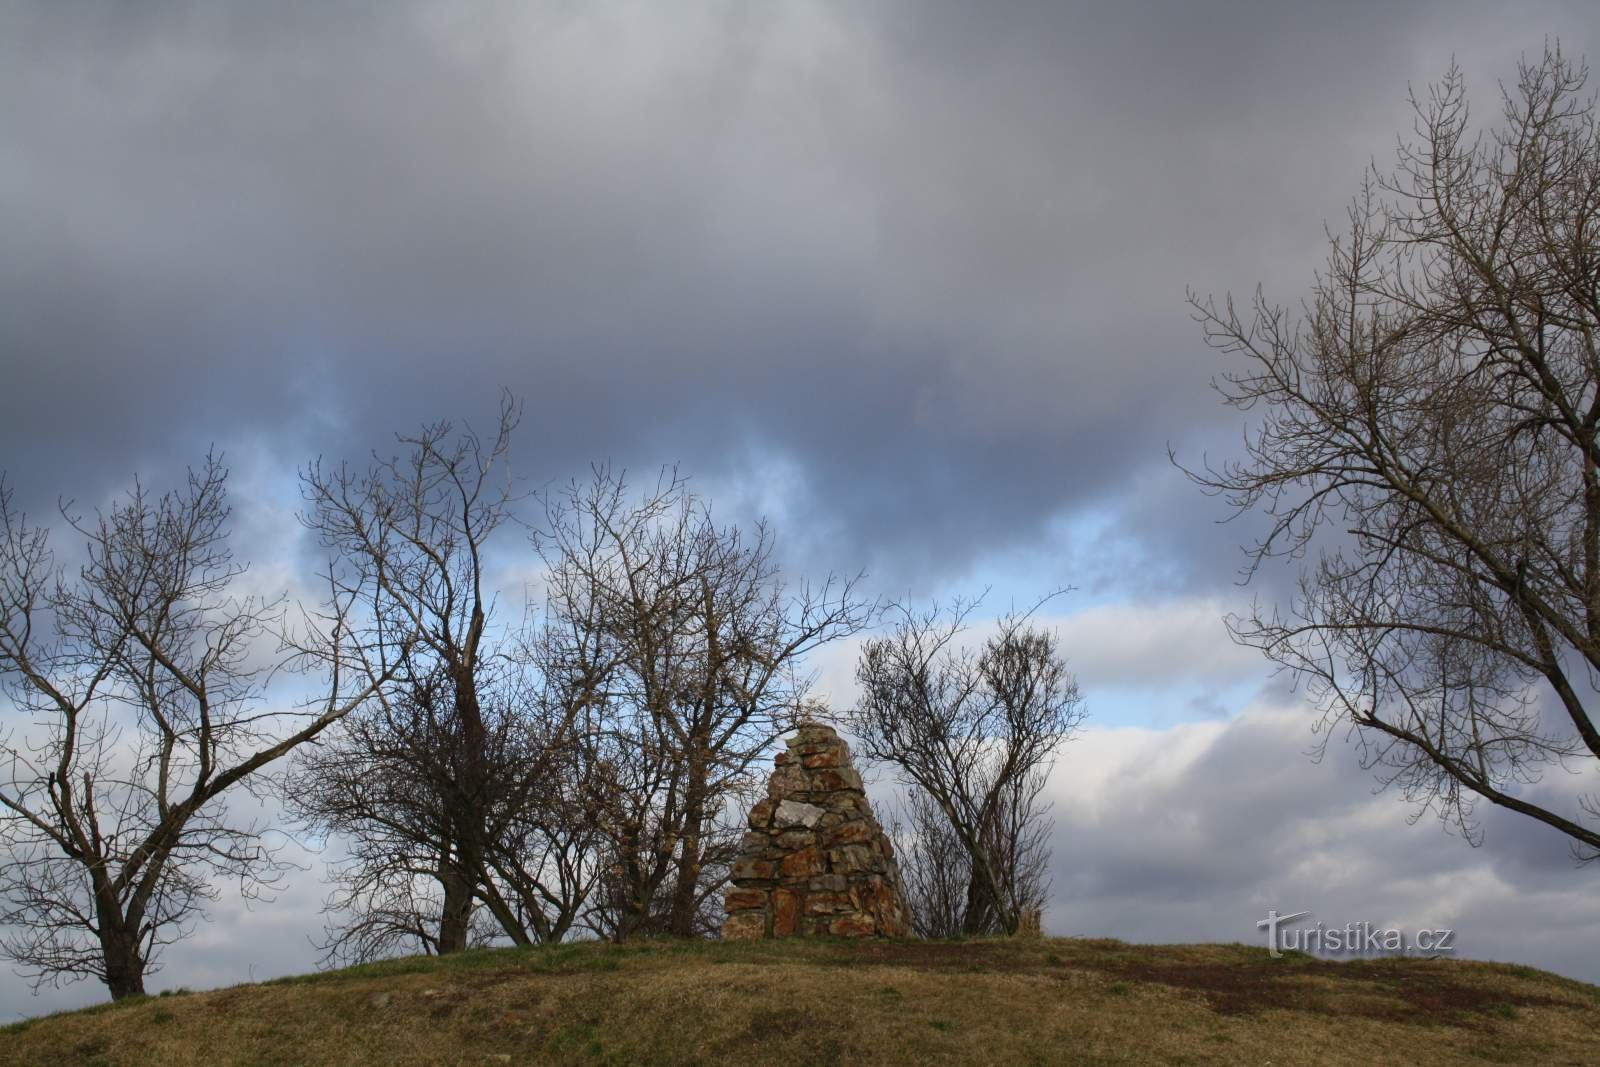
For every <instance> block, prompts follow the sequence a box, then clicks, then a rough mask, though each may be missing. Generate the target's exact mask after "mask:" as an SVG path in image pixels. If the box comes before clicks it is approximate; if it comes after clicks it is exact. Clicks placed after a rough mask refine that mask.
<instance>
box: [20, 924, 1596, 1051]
mask: <svg viewBox="0 0 1600 1067" xmlns="http://www.w3.org/2000/svg"><path fill="white" fill-rule="evenodd" d="M1597 1035H1600V988H1597V987H1594V986H1588V985H1584V984H1582V983H1579V982H1573V981H1570V980H1567V979H1563V978H1558V977H1555V976H1553V975H1549V974H1545V973H1543V972H1539V971H1534V970H1532V969H1529V968H1522V967H1511V966H1503V965H1497V964H1477V963H1459V962H1451V961H1442V960H1439V961H1430V960H1384V961H1369V962H1353V963H1327V962H1320V961H1314V960H1311V959H1308V958H1306V957H1299V956H1290V957H1288V958H1285V959H1282V960H1273V959H1271V958H1270V957H1269V956H1268V955H1267V953H1266V952H1265V951H1264V950H1262V949H1255V948H1247V947H1244V946H1240V945H1177V946H1141V945H1128V944H1124V943H1122V942H1117V941H1090V940H1076V939H1074V940H1053V939H1046V940H1033V941H1015V942H999V941H975V942H960V943H924V942H867V943H846V942H809V943H801V942H770V941H767V942H744V943H734V944H720V943H703V944H681V943H676V944H670V943H645V944H637V945H624V946H614V945H601V944H581V945H562V946H555V947H550V948H536V949H528V950H504V951H493V952H478V953H470V954H468V955H465V956H458V957H452V958H449V959H446V960H438V959H425V958H413V959H404V960H393V961H389V962H385V963H380V964H374V965H370V966H366V967H357V968H352V969H350V970H345V971H336V972H331V973H326V974H316V975H308V976H305V977H302V978H292V979H283V980H279V981H276V982H269V983H265V984H261V985H250V986H236V987H234V988H231V989H221V990H215V991H212V992H206V993H184V994H178V995H174V996H161V997H150V998H145V999H142V1000H139V1001H134V1002H124V1003H122V1004H117V1005H104V1006H101V1007H98V1008H90V1009H87V1010H85V1011H78V1012H70V1013H64V1014H61V1015H54V1016H49V1017H45V1018H42V1019H36V1020H29V1021H26V1022H22V1023H17V1024H14V1025H12V1026H10V1027H7V1028H5V1029H3V1030H0V1063H6V1064H10V1065H16V1067H21V1065H32V1064H39V1065H48V1067H68V1065H74V1064H83V1065H90V1064H93V1065H115V1064H129V1065H134V1064H157V1063H159V1064H170V1065H174V1067H177V1065H188V1064H194V1065H201V1064H205V1065H213V1064H214V1065H226V1064H259V1065H267V1064H278V1065H288V1064H325V1063H348V1064H478V1065H482V1064H493V1063H512V1064H518V1063H617V1064H635V1063H637V1064H699V1063H707V1064H718V1063H726V1064H746V1063H754V1064H759V1063H774V1064H776V1063H785V1064H835V1063H836V1064H855V1063H906V1064H911V1063H964V1064H965V1063H972V1064H983V1063H993V1064H1014V1063H1024V1064H1025V1063H1096V1064H1110V1063H1171V1064H1208V1063H1216V1064H1231V1063H1266V1062H1271V1063H1274V1064H1285V1063H1320V1064H1341V1063H1348V1064H1358V1063H1359V1064H1367V1063H1407V1064H1429V1063H1461V1062H1487V1063H1537V1064H1579V1063H1589V1064H1593V1063H1600V1036H1597Z"/></svg>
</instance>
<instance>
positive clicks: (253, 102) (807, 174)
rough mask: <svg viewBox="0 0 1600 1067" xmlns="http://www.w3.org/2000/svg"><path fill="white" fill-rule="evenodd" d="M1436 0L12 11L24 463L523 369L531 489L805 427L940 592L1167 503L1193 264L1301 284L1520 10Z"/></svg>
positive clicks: (411, 395) (239, 427) (910, 565)
mask: <svg viewBox="0 0 1600 1067" xmlns="http://www.w3.org/2000/svg"><path fill="white" fill-rule="evenodd" d="M1449 10H1450V11H1451V12H1455V11H1457V9H1456V8H1455V7H1453V6H1452V7H1451V8H1450V9H1449ZM1444 12H1445V9H1444V8H1443V7H1440V8H1438V9H1431V11H1430V9H1425V8H1416V9H1409V8H1408V9H1407V11H1406V12H1405V13H1395V12H1393V11H1390V10H1389V8H1388V7H1375V8H1374V9H1373V10H1372V11H1371V12H1368V13H1367V14H1365V15H1354V14H1351V13H1350V10H1349V9H1348V8H1346V7H1341V8H1340V9H1339V10H1338V11H1337V12H1334V11H1332V10H1331V9H1329V8H1328V6H1327V5H1320V6H1305V7H1299V6H1296V5H1280V4H1271V5H1268V4H1261V5H1247V6H1234V7H1230V8H1227V9H1216V8H1215V6H1214V5H1206V6H1205V9H1204V11H1203V12H1202V11H1201V10H1200V9H1198V8H1197V7H1196V6H1195V5H1172V6H1170V7H1164V6H1159V5H1154V6H1152V5H1145V6H1137V5H1135V6H1129V5H1119V6H1118V7H1117V8H1116V9H1115V12H1114V13H1113V12H1106V11H1087V10H1083V9H1070V8H1065V7H1063V6H1061V5H1040V6H1039V7H1038V8H1037V9H1034V8H1028V7H1016V8H1008V9H1005V11H1004V13H1003V14H1002V12H1001V10H999V9H996V8H992V7H987V6H986V7H985V8H983V9H982V10H981V12H980V11H979V9H976V8H969V7H964V6H955V5H953V6H948V7H934V6H928V5H923V4H906V5H898V6H893V5H891V6H885V7H875V8H872V9H870V10H863V9H861V8H859V7H856V6H854V5H832V6H797V7H790V8H784V9H777V8H772V7H768V6H765V5H761V6H750V5H732V4H730V5H715V6H705V7H696V8H685V7H679V6H675V7H673V8H672V9H670V10H669V9H665V8H661V7H657V6H651V5H639V6H634V7H628V8H611V7H598V6H595V5H574V6H565V5H561V6H554V5H552V6H545V7H541V8H539V9H538V10H533V9H530V8H529V7H528V6H525V5H498V6H497V5H468V6H455V5H417V4H383V5H303V6H298V7H296V6H287V5H272V6H270V7H267V6H262V5H242V4H241V5H223V4H196V5H176V4H156V5H141V6H138V7H127V6H111V5H107V6H103V7H94V6H86V5H74V6H72V7H69V8H65V9H63V8H62V7H61V5H55V4H38V5H27V4H23V5H10V6H8V7H7V9H6V12H5V13H4V14H3V15H0V129H3V140H0V231H3V232H4V233H5V235H6V236H5V241H6V254H5V256H4V259H3V262H0V351H3V352H4V359H5V372H6V385H7V388H6V390H5V393H4V399H3V400H0V419H3V423H4V428H3V430H0V433H3V437H0V454H3V455H4V457H5V459H4V466H5V467H7V468H9V469H10V470H11V472H12V473H11V478H12V480H13V482H18V483H19V484H21V485H22V487H23V489H24V491H25V492H34V493H37V494H39V495H40V496H41V498H44V497H49V496H53V495H54V494H55V493H56V492H58V491H62V490H70V491H72V492H74V493H78V494H88V495H89V496H91V497H93V496H94V495H96V494H97V493H100V492H103V491H104V490H105V489H107V488H109V487H111V486H114V485H120V484H121V483H122V482H123V481H125V480H126V478H127V477H128V475H129V474H130V473H132V471H133V470H135V469H143V470H150V469H152V468H160V467H161V466H163V465H170V464H172V463H175V462H179V461H187V460H189V459H192V458H193V457H194V456H195V455H196V454H197V453H198V451H199V450H200V449H201V448H203V447H204V445H205V444H206V443H209V442H213V441H215V442H218V443H219V444H222V445H223V446H224V447H227V448H229V449H230V451H232V452H234V453H235V454H237V453H238V451H239V450H240V449H243V448H249V449H256V450H266V454H267V455H270V456H271V457H272V459H273V461H274V462H276V463H278V464H280V465H282V466H283V467H284V468H285V469H286V471H287V470H289V469H292V468H293V466H294V465H295V464H296V463H298V462H302V461H304V460H305V459H307V458H309V457H310V456H312V455H314V454H317V453H319V452H322V453H328V454H333V455H343V454H357V455H359V454H361V453H363V452H364V451H365V450H366V448H368V447H370V446H372V445H373V444H378V443H382V442H383V441H384V440H385V439H386V437H387V435H388V434H389V433H390V432H391V431H393V430H395V429H400V428H405V427H408V426H412V425H414V424H415V423H417V422H418V421H420V420H422V419H432V418H438V417H443V416H447V415H449V416H460V415H468V414H474V413H476V414H479V416H480V417H482V415H483V413H486V412H487V410H488V409H489V407H490V405H491V403H492V398H493V395H494V392H495V390H496V389H497V388H498V387H500V386H501V385H505V386H508V387H510V388H511V389H513V390H515V391H516V392H518V393H519V394H521V395H523V396H524V397H526V399H527V401H528V403H529V417H528V420H527V423H526V427H525V431H524V434H523V439H522V448H523V454H522V457H521V466H522V468H523V469H524V470H525V471H526V472H528V473H529V474H530V475H531V476H533V477H534V478H536V479H538V480H543V479H547V478H560V477H567V476H570V475H571V474H573V473H575V472H577V471H580V470H581V469H582V467H583V465H584V464H585V463H587V462H588V461H589V460H591V459H594V458H597V457H611V458H614V459H617V460H619V461H623V462H627V463H630V464H633V465H635V466H643V467H653V466H655V465H658V464H660V463H664V462H681V463H683V464H684V466H685V468H686V469H687V470H689V471H690V472H692V473H694V474H696V475H698V476H700V477H701V478H702V479H706V480H709V481H710V482H711V483H713V484H715V483H717V482H718V481H719V480H720V481H723V482H726V481H727V480H728V479H730V478H732V477H733V476H735V475H739V474H740V473H741V472H743V473H744V474H746V475H759V473H760V469H759V465H757V466H754V467H752V465H751V456H752V455H755V456H765V457H777V458H778V459H781V460H783V461H784V462H786V463H787V464H789V466H790V467H791V468H792V469H793V470H795V471H797V472H798V475H797V477H796V478H795V479H794V480H793V484H792V487H791V492H792V494H793V496H794V506H793V508H792V510H793V511H795V512H797V513H802V514H806V515H809V516H811V517H812V525H814V527H815V528H816V529H818V530H827V531H829V532H830V543H831V544H833V545H834V546H835V547H837V545H839V544H840V543H842V544H844V545H845V546H847V551H846V552H844V553H836V554H837V555H848V556H849V557H851V559H850V560H848V561H847V562H855V561H859V562H860V563H862V564H866V565H874V566H878V567H880V568H881V569H886V570H887V571H888V572H889V573H890V574H892V576H893V577H894V578H895V579H897V580H900V581H905V582H910V583H915V584H921V583H923V582H925V581H928V580H931V576H932V575H934V574H936V573H937V572H938V571H939V570H940V569H942V568H947V567H949V566H952V565H959V564H961V563H963V562H965V561H969V560H971V559H972V558H973V557H974V556H975V555H977V554H980V553H981V552H983V551H984V550H986V549H989V548H993V547H1001V546H1004V545H1007V544H1015V543H1024V542H1026V541H1027V540H1028V539H1029V538H1030V537H1033V536H1035V535H1036V534H1037V533H1038V532H1039V530H1040V528H1041V524H1043V523H1044V522H1046V521H1047V520H1048V519H1049V518H1051V517H1052V516H1054V515H1057V514H1060V513H1062V512H1064V511H1070V510H1072V509H1074V508H1079V507H1082V506H1085V505H1087V504H1090V503H1095V502H1100V503H1105V502H1107V501H1111V502H1115V503H1116V504H1117V506H1121V507H1126V506H1135V503H1131V496H1130V494H1131V492H1132V487H1133V486H1134V485H1135V484H1137V483H1139V482H1140V481H1141V479H1142V480H1143V481H1144V482H1145V483H1147V484H1155V483H1159V484H1160V486H1161V488H1160V490H1159V495H1158V501H1160V502H1158V503H1155V504H1152V503H1150V502H1149V501H1141V502H1136V506H1137V507H1141V508H1144V509H1146V510H1149V509H1151V508H1155V509H1156V510H1157V511H1160V510H1161V509H1163V508H1167V509H1170V511H1169V514H1172V515H1173V516H1174V517H1175V516H1177V515H1181V514H1183V513H1185V512H1188V511H1189V509H1190V508H1192V506H1193V499H1192V498H1191V497H1190V496H1189V495H1188V494H1187V493H1183V492H1179V493H1174V492H1172V491H1171V489H1170V486H1169V485H1168V481H1169V480H1166V479H1160V478H1156V479H1154V483H1152V479H1151V477H1150V475H1149V472H1150V471H1151V470H1155V469H1158V468H1159V467H1160V466H1161V465H1162V464H1164V462H1165V460H1164V456H1163V448H1164V446H1165V444H1166V443H1167V442H1168V441H1176V442H1180V443H1182V442H1188V441H1191V440H1204V439H1208V438H1209V436H1210V435H1212V434H1213V433H1214V432H1215V431H1216V430H1217V428H1218V427H1220V426H1226V425H1231V423H1230V422H1229V416H1228V414H1227V413H1225V412H1222V411H1221V410H1220V409H1219V408H1218V406H1217V405H1216V402H1215V400H1214V398H1212V397H1210V396H1209V395H1208V394H1207V393H1206V392H1205V390H1204V388H1203V384H1204V382H1205V380H1206V379H1207V378H1208V377H1209V375H1210V373H1211V371H1212V369H1213V365H1212V363H1211V361H1209V360H1208V359H1207V358H1206V357H1205V355H1204V354H1203V353H1202V352H1200V351H1199V346H1198V344H1197V340H1196V336H1195V333H1194V330H1193V328H1192V325H1191V324H1190V323H1188V321H1187V320H1186V318H1185V315H1184V309H1183V306H1182V291H1183V287H1184V285H1185V284H1186V283H1190V282H1193V283H1195V284H1197V285H1201V286H1203V287H1209V286H1213V285H1214V286H1217V287H1223V286H1235V287H1238V286H1246V287H1247V286H1249V285H1251V284H1253V282H1254V281H1255V280H1257V279H1258V278H1261V277H1263V276H1272V275H1274V274H1275V273H1277V272H1279V271H1286V272H1289V273H1291V274H1292V276H1293V284H1295V285H1298V284H1299V283H1300V279H1301V278H1302V277H1303V276H1304V272H1305V271H1306V270H1308V269H1309V267H1310V266H1311V265H1312V263H1314V261H1315V253H1316V247H1317V243H1318V240H1319V237H1320V222H1321V219H1322V218H1323V217H1325V216H1327V215H1329V214H1332V213H1335V212H1337V210H1338V208H1339V205H1340V203H1341V202H1342V200H1343V198H1344V197H1345V196H1346V195H1347V193H1348V192H1349V191H1350V189H1351V188H1352V187H1353V183H1354V181H1355V179H1356V177H1357V175H1358V173H1359V168H1360V166H1361V164H1362V162H1363V161H1364V160H1365V158H1366V157H1367V156H1368V155H1369V154H1371V153H1373V152H1377V151H1381V150H1383V149H1384V146H1385V145H1386V144H1387V142H1388V139H1389V137H1390V135H1391V131H1392V130H1393V129H1394V128H1395V126H1396V124H1397V121H1398V120H1399V119H1400V118H1401V117H1403V116H1402V112H1401V109H1400V108H1399V106H1398V104H1399V101H1400V97H1401V93H1402V90H1403V86H1404V83H1405V81H1406V80H1407V79H1411V78H1425V77H1428V76H1431V75H1432V74H1434V73H1435V68H1436V67H1438V66H1439V65H1440V63H1441V62H1442V58H1441V57H1443V56H1444V55H1445V54H1447V52H1448V51H1449V50H1450V48H1452V47H1455V48H1457V49H1469V50H1470V48H1472V47H1474V46H1475V45H1476V44H1477V43H1478V42H1480V41H1481V40H1482V39H1483V38H1484V37H1485V35H1487V34H1491V33H1498V32H1499V30H1500V24H1499V23H1498V22H1497V21H1496V20H1495V19H1494V18H1492V17H1491V16H1490V15H1488V14H1487V13H1486V12H1480V13H1479V15H1478V16H1477V17H1476V20H1475V21H1474V20H1473V19H1461V18H1459V17H1458V16H1457V17H1455V18H1453V19H1452V20H1451V21H1450V22H1448V23H1447V22H1446V21H1445V14H1444ZM1543 13H1544V14H1545V15H1546V17H1544V18H1543V19H1541V20H1539V25H1538V28H1537V29H1536V30H1535V31H1533V32H1532V33H1531V35H1530V36H1529V38H1528V40H1527V41H1521V42H1516V43H1517V44H1518V45H1522V46H1527V47H1537V46H1538V43H1539V39H1538V34H1541V33H1543V32H1545V30H1547V29H1548V30H1553V31H1561V32H1566V33H1567V34H1568V35H1569V43H1570V44H1571V45H1574V46H1577V47H1582V46H1583V45H1584V44H1585V43H1586V42H1584V41H1583V40H1572V39H1571V37H1570V35H1571V34H1573V33H1575V32H1576V30H1575V29H1574V27H1573V24H1574V23H1576V22H1579V20H1578V19H1577V17H1576V16H1575V15H1573V14H1572V13H1571V12H1563V11H1562V10H1560V9H1550V10H1549V11H1547V12H1543ZM1579 24H1580V25H1581V23H1579ZM1518 29H1519V31H1520V29H1521V27H1520V26H1519V27H1518ZM1495 43H1496V45H1497V47H1500V48H1501V50H1502V52H1503V51H1504V47H1503V42H1502V41H1500V40H1496V42H1495ZM1505 61H1506V57H1505V56H1504V55H1503V54H1500V55H1498V56H1497V62H1501V63H1504V62H1505ZM797 533H798V536H799V537H801V538H804V536H805V532H804V531H798V532H797ZM1174 547H1175V548H1176V549H1177V550H1178V551H1179V552H1180V553H1181V558H1183V559H1186V560H1190V561H1191V563H1189V564H1187V566H1188V567H1189V568H1190V569H1193V565H1194V564H1195V563H1200V564H1203V566H1204V567H1205V568H1206V569H1211V568H1212V566H1213V563H1214V561H1213V560H1212V558H1211V552H1212V551H1213V548H1214V546H1213V545H1212V544H1211V543H1210V542H1209V541H1205V540H1201V541H1187V540H1184V541H1180V543H1179V544H1178V545H1176V546H1174ZM1227 562H1228V564H1229V566H1231V564H1232V562H1233V561H1232V560H1231V559H1229V560H1228V561H1227ZM1180 569H1182V568H1180Z"/></svg>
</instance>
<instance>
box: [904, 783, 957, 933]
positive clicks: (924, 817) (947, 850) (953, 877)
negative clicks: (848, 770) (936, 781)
mask: <svg viewBox="0 0 1600 1067" xmlns="http://www.w3.org/2000/svg"><path fill="white" fill-rule="evenodd" d="M903 803H904V808H905V817H906V821H905V822H904V823H902V822H900V821H898V820H897V821H896V822H895V824H894V826H893V827H892V829H891V831H890V836H891V837H893V838H894V842H895V854H896V855H897V856H898V857H899V860H900V884H901V888H902V890H903V891H904V892H905V895H906V905H907V906H908V907H909V908H910V909H911V926H912V929H913V930H914V931H915V932H916V934H917V936H918V937H935V938H949V937H960V936H961V935H962V933H963V932H964V931H965V930H966V928H967V919H966V913H967V898H968V896H969V894H970V890H971V887H972V858H971V857H970V856H969V855H968V854H967V847H966V845H964V844H962V843H961V837H960V836H959V835H958V834H957V833H956V832H955V830H954V829H953V828H952V827H951V825H950V820H949V819H946V818H945V817H944V812H943V811H941V810H939V805H938V804H937V803H935V802H934V800H933V798H932V797H931V796H929V795H928V794H927V793H925V792H923V791H922V790H920V789H912V790H910V791H909V792H908V793H907V794H906V796H905V800H904V802H903Z"/></svg>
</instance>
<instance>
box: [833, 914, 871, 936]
mask: <svg viewBox="0 0 1600 1067" xmlns="http://www.w3.org/2000/svg"><path fill="white" fill-rule="evenodd" d="M877 932H878V924H877V923H875V922H873V921H872V916H870V915H844V916H841V917H839V918H837V919H834V920H833V921H832V922H830V923H828V933H830V934H832V935H833V936H834V937H871V936H872V935H873V934H875V933H877Z"/></svg>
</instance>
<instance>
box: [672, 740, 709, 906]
mask: <svg viewBox="0 0 1600 1067" xmlns="http://www.w3.org/2000/svg"><path fill="white" fill-rule="evenodd" d="M706 763H707V760H706V754H705V749H704V747H703V746H701V745H700V744H698V743H696V744H695V746H694V751H693V753H692V754H691V755H690V757H689V781H688V783H687V784H686V787H685V789H684V794H683V802H684V803H683V808H684V811H683V844H682V847H681V848H680V850H679V852H678V871H677V875H678V877H677V882H676V883H675V884H674V885H673V887H672V911H671V914H670V915H669V916H668V919H667V933H669V934H671V935H672V936H673V937H693V936H694V915H695V902H696V900H697V899H698V898H699V895H700V865H701V860H702V857H701V847H700V828H701V827H702V826H703V825H704V823H705V806H706V777H707V771H708V768H707V766H706Z"/></svg>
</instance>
